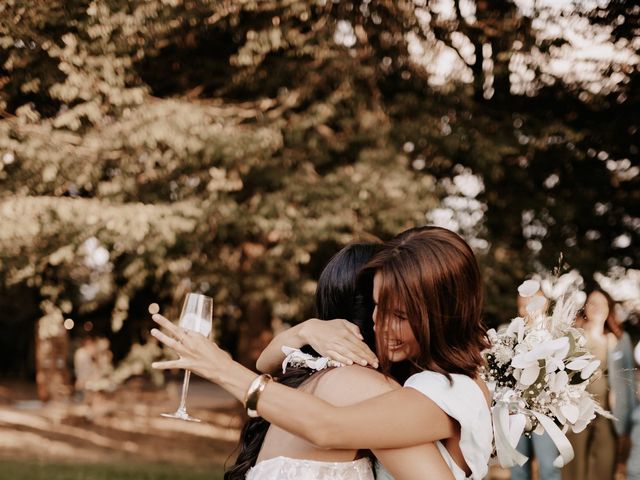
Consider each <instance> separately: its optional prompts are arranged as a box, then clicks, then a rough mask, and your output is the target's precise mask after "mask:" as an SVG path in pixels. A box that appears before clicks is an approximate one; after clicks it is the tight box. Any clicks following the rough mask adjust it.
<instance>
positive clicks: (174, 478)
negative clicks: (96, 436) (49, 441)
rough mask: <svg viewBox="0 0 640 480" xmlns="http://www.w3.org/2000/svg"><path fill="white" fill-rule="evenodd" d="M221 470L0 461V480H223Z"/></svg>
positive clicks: (163, 466)
mask: <svg viewBox="0 0 640 480" xmlns="http://www.w3.org/2000/svg"><path fill="white" fill-rule="evenodd" d="M222 476H223V469H222V467H202V466H198V467H195V466H189V465H175V464H170V465H168V464H161V463H150V464H135V463H129V464H127V463H79V464H74V463H49V462H39V461H37V460H33V461H26V460H25V461H15V460H0V480H222Z"/></svg>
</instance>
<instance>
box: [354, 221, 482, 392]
mask: <svg viewBox="0 0 640 480" xmlns="http://www.w3.org/2000/svg"><path fill="white" fill-rule="evenodd" d="M364 272H366V273H369V274H371V273H373V274H376V273H379V274H380V275H379V279H380V290H379V298H378V311H377V316H376V329H377V330H378V333H380V332H384V331H385V330H386V329H388V328H389V326H390V322H393V321H398V320H397V317H396V315H397V312H398V311H402V312H403V314H404V315H406V317H407V319H408V320H409V324H410V325H411V330H412V332H413V334H414V336H415V338H416V340H417V342H418V344H419V347H420V353H419V355H418V356H417V358H414V359H411V363H412V364H413V368H414V371H420V370H431V371H435V372H440V373H442V374H444V375H446V376H447V377H448V378H449V379H451V377H450V374H451V373H460V374H464V375H468V376H470V377H475V376H476V374H477V372H478V369H479V367H480V366H481V365H482V363H483V358H482V350H484V349H485V348H488V346H489V342H488V340H487V337H486V328H485V327H484V324H483V321H482V307H483V288H482V280H481V276H480V269H479V268H478V262H477V260H476V258H475V255H474V254H473V251H472V250H471V248H470V247H469V245H468V244H467V243H466V242H465V241H464V240H463V239H462V238H461V237H460V236H458V235H457V234H455V233H454V232H452V231H450V230H447V229H445V228H440V227H433V226H428V227H418V228H412V229H410V230H407V231H405V232H403V233H401V234H400V235H398V236H397V237H395V238H394V239H393V240H391V241H389V242H387V243H385V245H384V247H383V249H382V250H381V251H380V252H378V253H377V254H376V255H374V257H373V258H372V259H371V260H370V261H369V263H368V264H367V267H366V269H365V270H364ZM384 337H385V335H378V344H377V346H378V348H377V351H378V358H379V359H380V364H381V366H382V368H383V369H384V370H385V371H388V369H389V365H390V361H389V358H388V356H387V354H386V352H387V349H386V348H385V347H386V346H385V344H384V342H385V338H384Z"/></svg>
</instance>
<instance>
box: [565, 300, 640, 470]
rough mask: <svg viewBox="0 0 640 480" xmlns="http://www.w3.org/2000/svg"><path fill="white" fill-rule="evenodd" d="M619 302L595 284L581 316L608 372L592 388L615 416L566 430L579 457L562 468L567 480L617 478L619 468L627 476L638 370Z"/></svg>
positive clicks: (601, 418)
mask: <svg viewBox="0 0 640 480" xmlns="http://www.w3.org/2000/svg"><path fill="white" fill-rule="evenodd" d="M615 306H616V304H615V301H614V300H613V299H612V298H611V296H610V295H609V294H608V293H607V292H605V291H604V290H602V289H599V288H595V289H593V290H591V292H589V294H588V295H587V301H586V302H585V305H584V309H583V311H582V318H579V319H578V321H579V325H580V327H582V328H583V329H584V332H585V337H586V339H587V345H588V346H589V350H590V351H591V352H593V354H594V355H595V356H596V358H598V359H599V360H600V368H601V369H602V371H603V372H605V374H604V375H602V376H601V377H600V378H598V379H596V380H595V381H594V382H593V383H591V384H590V385H589V387H588V389H587V390H588V391H589V393H591V394H592V395H593V396H594V397H595V398H596V400H598V403H599V404H600V405H601V406H602V407H603V408H605V409H607V410H611V413H612V414H613V416H614V417H615V420H611V419H609V418H606V417H603V416H601V415H598V416H597V417H596V418H595V419H594V420H593V421H592V422H591V423H590V424H589V425H588V426H587V428H585V429H584V430H583V431H581V432H580V433H571V432H570V433H569V434H568V435H567V438H568V439H569V441H570V442H571V445H572V446H573V450H574V452H575V458H574V459H573V461H571V462H569V463H568V464H567V465H565V466H564V467H563V469H562V472H561V473H562V478H563V479H565V480H570V479H571V480H572V479H574V478H583V479H585V480H591V479H593V480H596V479H597V480H607V479H613V478H614V476H615V474H616V470H617V472H618V473H619V474H620V475H622V476H626V472H625V463H626V461H627V457H628V455H629V449H630V434H631V424H632V419H631V416H632V412H633V408H634V405H635V375H634V371H633V347H632V345H631V338H630V337H629V334H628V333H626V332H625V331H624V330H623V329H622V327H621V326H620V324H619V323H618V320H617V318H616V311H615ZM577 323H578V322H577Z"/></svg>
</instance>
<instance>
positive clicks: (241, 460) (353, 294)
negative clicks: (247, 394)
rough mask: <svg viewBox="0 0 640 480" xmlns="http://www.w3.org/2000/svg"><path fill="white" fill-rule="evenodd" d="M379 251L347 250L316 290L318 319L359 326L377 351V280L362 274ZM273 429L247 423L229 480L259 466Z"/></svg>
mask: <svg viewBox="0 0 640 480" xmlns="http://www.w3.org/2000/svg"><path fill="white" fill-rule="evenodd" d="M379 248H380V247H379V245H376V244H371V243H353V244H351V245H348V246H346V247H345V248H343V249H342V250H340V251H339V252H338V253H337V254H335V255H334V256H333V258H331V260H330V261H329V263H328V264H327V266H326V267H325V268H324V270H323V271H322V273H321V274H320V278H319V279H318V286H317V288H316V316H317V317H318V318H320V319H323V320H330V319H333V318H343V319H346V320H349V321H351V322H353V323H355V324H356V325H357V326H358V327H359V328H360V332H361V333H362V336H363V337H364V339H365V342H366V343H367V344H368V345H369V346H370V348H372V349H375V335H374V332H373V317H372V315H373V308H374V307H373V300H372V296H371V292H372V289H373V276H372V275H371V274H363V275H359V273H360V270H361V269H362V267H363V266H364V265H365V264H366V263H367V262H368V261H369V259H370V258H371V256H372V255H373V254H374V253H375V252H376V251H378V249H379ZM303 350H304V351H306V352H307V353H311V354H315V355H317V353H316V352H314V351H313V349H312V348H311V347H309V346H305V347H303ZM374 351H375V350H374ZM313 373H315V372H314V371H313V370H309V369H306V368H288V369H287V371H286V373H284V374H283V375H281V376H280V377H278V378H277V380H278V383H281V384H282V385H286V386H288V387H293V388H297V387H299V386H300V385H301V384H302V383H304V382H305V381H306V380H307V379H309V378H310V377H311V375H312V374H313ZM269 425H270V423H269V422H267V421H266V420H264V419H263V418H251V419H249V420H248V421H247V422H246V423H245V425H244V427H243V429H242V432H241V433H240V441H239V443H238V448H239V449H240V451H239V453H238V457H237V459H236V462H235V464H234V465H233V466H232V467H231V468H230V469H229V470H227V471H226V472H225V474H224V479H225V480H244V478H245V477H246V475H247V472H248V471H249V469H250V468H251V467H253V466H254V465H255V463H256V460H257V458H258V454H259V453H260V449H261V448H262V443H263V442H264V438H265V436H266V434H267V430H268V429H269Z"/></svg>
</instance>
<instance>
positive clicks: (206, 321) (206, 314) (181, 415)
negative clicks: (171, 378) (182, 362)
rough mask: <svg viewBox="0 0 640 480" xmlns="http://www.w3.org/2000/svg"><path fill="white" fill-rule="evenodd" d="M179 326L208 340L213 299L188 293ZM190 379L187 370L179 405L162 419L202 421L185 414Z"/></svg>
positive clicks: (211, 320) (211, 322) (211, 323)
mask: <svg viewBox="0 0 640 480" xmlns="http://www.w3.org/2000/svg"><path fill="white" fill-rule="evenodd" d="M179 325H180V328H183V329H185V330H192V331H194V332H197V333H199V334H201V335H204V336H205V337H207V338H210V336H211V331H212V325H213V299H212V298H211V297H207V296H206V295H201V294H199V293H188V294H187V297H186V298H185V299H184V305H183V306H182V313H181V314H180V323H179ZM190 377H191V372H190V371H189V370H185V373H184V383H183V384H182V397H181V398H180V405H179V406H178V409H177V410H176V411H175V412H174V413H163V414H162V416H163V417H169V418H177V419H180V420H187V421H189V422H201V421H202V420H200V419H199V418H195V417H192V416H191V415H189V414H188V413H187V405H186V403H187V391H188V390H189V378H190Z"/></svg>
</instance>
